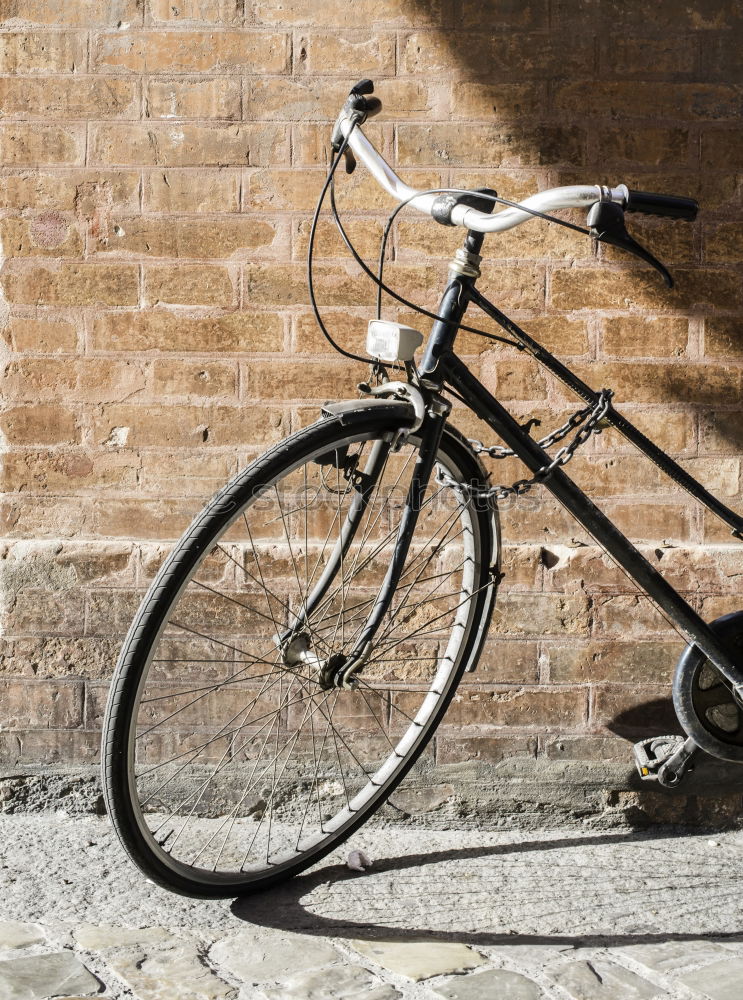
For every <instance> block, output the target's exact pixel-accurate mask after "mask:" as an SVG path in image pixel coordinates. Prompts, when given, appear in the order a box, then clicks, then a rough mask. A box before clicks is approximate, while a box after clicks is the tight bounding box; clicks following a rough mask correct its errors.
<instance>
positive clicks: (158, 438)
mask: <svg viewBox="0 0 743 1000" xmlns="http://www.w3.org/2000/svg"><path fill="white" fill-rule="evenodd" d="M118 428H125V429H126V431H127V435H126V443H127V446H128V447H129V448H139V447H151V446H155V447H161V446H170V447H172V446H176V445H177V446H189V445H190V446H198V447H199V448H200V447H202V446H203V445H205V444H207V443H208V444H209V446H210V447H220V446H222V445H236V444H244V443H246V442H250V443H251V444H264V443H268V442H272V441H276V440H278V439H279V438H280V437H281V435H282V433H283V434H286V432H287V429H288V428H287V427H286V424H285V422H284V416H283V413H282V411H280V410H272V409H268V408H267V407H261V408H260V409H256V408H252V409H247V408H246V407H240V406H204V405H199V406H193V405H187V404H183V403H178V404H174V403H173V404H169V405H162V406H157V405H147V406H136V405H129V404H126V403H122V404H116V405H113V406H107V407H104V408H103V410H102V412H101V415H100V416H98V417H96V419H95V420H94V422H93V439H94V441H95V442H96V444H103V443H104V442H105V441H107V440H108V439H109V438H110V437H111V435H112V432H113V431H114V430H116V429H118Z"/></svg>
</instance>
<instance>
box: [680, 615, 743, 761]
mask: <svg viewBox="0 0 743 1000" xmlns="http://www.w3.org/2000/svg"><path fill="white" fill-rule="evenodd" d="M709 627H710V628H711V629H712V631H713V632H715V633H716V634H717V635H719V636H720V638H721V639H724V640H725V645H726V646H727V647H728V649H729V651H730V654H731V655H732V656H733V657H734V658H735V659H738V660H740V659H743V611H734V612H732V613H731V614H728V615H723V616H722V617H721V618H716V619H715V620H714V621H712V622H710V624H709ZM673 705H674V708H675V709H676V715H677V716H678V719H679V722H680V723H681V725H682V726H683V727H684V729H685V730H686V732H687V734H688V735H689V736H692V737H693V738H694V741H695V742H696V743H697V745H698V746H700V747H701V748H702V750H705V751H706V752H707V753H709V754H712V756H713V757H719V758H720V759H722V760H729V761H734V762H735V763H738V764H743V705H741V704H740V703H739V702H738V701H737V700H736V699H735V697H734V696H733V693H732V691H730V688H729V687H728V685H727V683H726V682H724V680H723V678H722V677H721V675H720V673H719V672H718V671H717V670H715V668H714V667H713V666H712V664H711V663H710V661H709V660H708V659H707V657H706V656H705V655H704V653H703V652H702V651H701V650H700V649H699V648H698V647H697V646H694V645H689V646H687V647H686V649H685V650H684V652H683V653H682V654H681V657H680V659H679V661H678V663H677V664H676V672H675V674H674V677H673Z"/></svg>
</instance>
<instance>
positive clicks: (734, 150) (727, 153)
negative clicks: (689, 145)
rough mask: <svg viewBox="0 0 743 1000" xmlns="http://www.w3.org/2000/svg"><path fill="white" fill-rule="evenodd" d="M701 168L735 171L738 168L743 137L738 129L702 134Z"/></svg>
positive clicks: (728, 127) (713, 130) (708, 131)
mask: <svg viewBox="0 0 743 1000" xmlns="http://www.w3.org/2000/svg"><path fill="white" fill-rule="evenodd" d="M701 141H702V167H703V168H710V169H712V170H725V169H728V170H729V169H732V170H736V169H737V168H739V167H740V149H741V142H742V141H743V135H742V134H741V130H740V129H739V128H735V127H734V126H731V125H729V126H727V127H726V128H725V129H724V130H722V129H711V128H710V129H706V130H705V131H703V132H702V139H701Z"/></svg>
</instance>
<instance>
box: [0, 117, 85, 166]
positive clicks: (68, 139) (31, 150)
mask: <svg viewBox="0 0 743 1000" xmlns="http://www.w3.org/2000/svg"><path fill="white" fill-rule="evenodd" d="M84 153H85V134H84V129H83V127H82V126H80V125H66V126H63V125H49V124H47V123H46V122H44V123H37V122H34V123H33V124H32V123H31V122H8V124H6V125H0V159H1V160H2V162H3V163H4V164H6V165H7V164H9V165H16V164H17V165H19V166H35V165H36V164H43V163H59V164H62V163H70V164H75V163H82V162H83V157H84Z"/></svg>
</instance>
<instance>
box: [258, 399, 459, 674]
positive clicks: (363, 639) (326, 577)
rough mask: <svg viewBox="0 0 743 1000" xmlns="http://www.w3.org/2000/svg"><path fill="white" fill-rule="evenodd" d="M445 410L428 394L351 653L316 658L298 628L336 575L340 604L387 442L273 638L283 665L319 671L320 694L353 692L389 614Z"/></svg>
mask: <svg viewBox="0 0 743 1000" xmlns="http://www.w3.org/2000/svg"><path fill="white" fill-rule="evenodd" d="M450 411H451V403H449V402H448V400H446V399H444V398H443V397H440V396H437V395H431V396H430V397H429V398H428V400H427V401H426V405H425V413H424V415H423V420H422V423H421V425H420V429H419V431H417V432H416V433H417V434H418V433H419V434H420V441H421V443H420V447H419V450H418V457H417V459H416V463H415V467H414V469H413V474H412V478H411V481H410V486H409V487H408V491H407V496H406V498H405V506H404V507H403V511H402V516H401V518H400V525H399V527H398V530H397V537H396V539H395V548H394V551H393V553H392V557H391V559H390V564H389V566H388V568H387V572H386V574H385V577H384V580H383V581H382V585H381V587H380V589H379V592H378V594H377V597H376V599H375V601H374V605H373V607H372V609H371V611H370V613H369V617H368V618H367V620H366V624H365V625H364V628H363V629H362V631H361V634H360V635H359V637H358V639H357V640H356V642H355V643H354V645H353V648H352V649H351V650H350V651H349V652H348V653H345V652H341V651H338V652H335V653H332V654H331V655H330V656H329V657H327V658H322V657H320V656H318V654H317V653H316V652H313V651H312V650H311V649H310V637H309V635H308V634H307V633H306V632H303V631H302V626H303V625H305V624H307V625H309V618H310V616H311V614H312V612H313V610H314V608H315V607H317V606H318V604H319V603H320V601H321V600H322V599H323V597H324V596H325V595H326V593H327V592H328V590H329V588H330V586H331V584H332V583H333V582H334V581H335V580H337V578H338V576H339V574H340V577H341V581H340V599H341V601H343V599H344V597H345V593H344V591H345V587H346V583H345V580H344V579H343V563H344V559H345V556H346V555H347V553H348V551H349V548H350V546H351V544H352V542H353V540H354V538H355V537H356V533H357V531H358V529H359V526H360V524H361V520H362V515H363V513H364V512H365V511H366V509H367V507H368V504H369V500H370V498H371V496H372V494H373V492H374V489H375V487H376V485H377V481H378V479H379V476H380V475H381V473H382V470H383V468H384V466H385V463H386V459H387V454H388V452H389V450H390V448H391V447H394V443H392V444H391V443H390V442H379V443H378V446H377V448H376V449H375V452H374V454H373V455H372V457H371V461H370V463H369V465H368V466H367V468H366V469H365V470H364V485H363V488H362V489H361V490H360V492H359V493H357V495H356V497H355V498H354V501H353V503H352V504H351V509H350V510H349V512H348V514H347V515H346V518H345V521H344V523H343V526H342V528H341V531H340V537H339V539H338V542H337V543H336V545H335V547H334V549H333V552H332V553H331V555H330V558H329V560H328V563H327V565H326V567H325V570H324V571H323V574H322V577H321V579H320V580H319V581H318V583H317V584H316V586H315V587H314V589H313V592H312V594H311V595H309V597H308V599H307V600H306V602H304V604H303V606H302V608H301V610H300V612H299V614H298V616H297V618H296V620H295V621H294V622H293V624H292V626H291V627H290V628H288V629H286V630H285V631H284V632H283V633H282V634H281V635H280V636H277V642H278V645H279V646H280V647H281V649H282V653H283V656H284V660H285V662H286V664H287V666H289V667H293V666H300V665H301V664H304V665H305V666H307V665H309V666H312V667H314V668H315V669H317V670H318V672H319V680H320V685H321V687H323V688H325V689H326V690H327V689H329V688H333V687H353V686H354V680H353V676H354V675H355V674H356V673H358V672H359V671H360V670H361V669H362V667H363V666H364V663H366V661H367V660H368V658H369V655H370V653H371V650H372V647H373V640H374V636H375V635H376V633H377V631H378V630H379V626H380V625H381V623H382V620H383V619H384V616H385V614H386V613H387V611H388V610H389V607H390V604H391V603H392V598H393V597H394V594H395V591H396V590H397V585H398V583H399V580H400V576H401V574H402V571H403V567H404V565H405V560H406V559H407V556H408V552H409V550H410V543H411V541H412V538H413V533H414V531H415V527H416V524H417V523H418V516H419V514H420V512H421V509H422V507H423V503H424V501H425V496H426V490H427V488H428V484H429V481H430V479H431V473H432V472H433V467H434V465H435V463H436V456H437V454H438V450H439V445H440V443H441V436H442V434H443V433H444V426H445V424H446V418H447V417H448V416H449V413H450Z"/></svg>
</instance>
